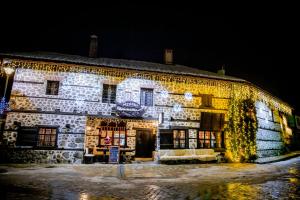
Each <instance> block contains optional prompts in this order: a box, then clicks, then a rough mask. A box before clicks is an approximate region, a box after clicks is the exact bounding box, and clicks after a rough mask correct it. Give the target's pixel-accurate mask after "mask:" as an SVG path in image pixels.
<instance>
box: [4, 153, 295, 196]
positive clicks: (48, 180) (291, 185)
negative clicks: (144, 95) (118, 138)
mask: <svg viewBox="0 0 300 200" xmlns="http://www.w3.org/2000/svg"><path fill="white" fill-rule="evenodd" d="M299 193H300V157H297V158H293V159H290V160H287V161H281V162H277V163H270V164H190V165H160V164H155V163H143V164H126V165H111V164H92V165H8V166H7V165H0V199H30V200H33V199H81V200H90V199H147V200H148V199H150V200H152V199H153V200H155V199H300V194H299Z"/></svg>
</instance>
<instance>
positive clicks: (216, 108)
mask: <svg viewBox="0 0 300 200" xmlns="http://www.w3.org/2000/svg"><path fill="white" fill-rule="evenodd" d="M116 72H117V70H116ZM47 81H59V92H58V95H47V94H46V87H47ZM207 82H209V80H208V79H205V78H203V82H201V83H180V84H179V83H175V82H174V81H154V80H149V79H146V78H144V79H141V78H134V77H127V78H119V77H118V78H117V77H114V76H107V75H104V74H92V73H80V72H66V71H47V70H35V69H30V68H27V69H25V68H17V69H16V72H15V76H14V82H13V87H12V92H11V99H10V106H11V112H9V113H8V114H7V119H6V124H5V131H4V140H5V141H6V143H7V144H9V145H10V146H12V147H14V146H15V141H16V140H17V139H18V132H17V131H16V127H15V122H19V123H20V125H21V126H22V127H35V126H57V128H58V132H57V141H56V143H57V145H56V149H53V150H33V149H32V150H24V152H22V154H24V155H25V154H28V156H25V157H26V158H28V160H29V161H30V162H32V161H34V160H35V159H36V160H39V161H37V162H58V163H78V162H80V161H81V160H82V158H83V157H82V155H83V153H82V152H83V150H84V148H86V147H87V148H92V147H94V146H97V145H98V143H99V138H98V135H99V130H98V129H97V128H98V126H99V124H100V122H101V120H105V119H107V120H111V119H117V117H116V116H115V112H114V107H115V106H116V105H115V104H112V103H103V101H102V93H103V84H111V85H117V89H116V102H119V103H122V102H126V101H133V102H136V103H139V104H140V101H141V98H140V96H141V88H148V89H153V106H143V107H144V108H145V109H146V112H145V114H144V115H143V116H142V117H143V118H144V119H143V120H141V119H135V120H125V119H124V120H125V121H126V124H127V127H126V131H127V136H128V137H127V145H128V146H129V147H130V148H132V149H135V144H136V141H135V140H136V129H139V128H144V129H145V128H146V129H150V130H152V134H154V135H158V133H157V132H158V117H159V114H160V113H162V112H163V113H164V122H163V123H162V124H160V125H159V127H160V128H162V129H172V127H185V128H187V130H188V136H189V141H188V144H189V148H196V147H197V131H198V130H199V128H201V127H200V121H201V112H212V113H224V114H225V122H226V121H228V114H227V110H228V105H229V100H230V95H231V88H230V85H229V84H226V83H227V82H226V81H224V80H220V81H219V82H218V83H217V84H207ZM165 91H168V93H167V95H166V94H165V93H164V92H165ZM186 92H189V93H192V95H193V98H192V99H190V100H188V99H187V98H185V95H184V94H185V93H186ZM205 94H208V95H211V96H212V106H211V107H205V106H204V105H203V99H202V98H203V95H205ZM175 104H179V105H181V109H180V110H178V109H177V110H176V109H174V105H175ZM256 107H257V113H258V114H257V117H258V124H259V129H258V133H257V148H258V154H259V156H260V157H263V156H270V155H274V154H277V153H278V152H280V151H281V149H282V148H283V146H284V144H283V142H282V136H281V134H280V132H281V130H282V128H281V124H282V122H281V121H280V119H281V117H280V116H279V112H278V111H276V110H275V111H274V112H273V115H272V116H271V115H269V113H270V109H269V108H268V107H267V106H266V105H265V104H263V103H260V102H257V104H256ZM147 119H148V120H147ZM17 151H18V152H21V150H20V149H18V150H16V151H14V150H13V149H12V150H11V152H10V154H11V159H12V160H17V159H18V158H17V157H16V156H15V155H17V154H16V153H15V152H17ZM134 153H135V152H133V154H134ZM14 157H16V158H14Z"/></svg>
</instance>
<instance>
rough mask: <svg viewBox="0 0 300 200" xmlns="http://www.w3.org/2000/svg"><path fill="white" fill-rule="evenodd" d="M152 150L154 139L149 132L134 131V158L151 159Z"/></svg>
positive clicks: (146, 130)
mask: <svg viewBox="0 0 300 200" xmlns="http://www.w3.org/2000/svg"><path fill="white" fill-rule="evenodd" d="M153 150H154V138H153V134H152V131H151V130H148V129H145V130H136V146H135V157H138V158H151V157H152V151H153Z"/></svg>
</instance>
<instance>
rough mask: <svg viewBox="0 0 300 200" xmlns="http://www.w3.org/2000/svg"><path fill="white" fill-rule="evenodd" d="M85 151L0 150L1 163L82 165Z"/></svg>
mask: <svg viewBox="0 0 300 200" xmlns="http://www.w3.org/2000/svg"><path fill="white" fill-rule="evenodd" d="M82 157H83V151H70V150H32V149H16V148H8V149H0V163H76V164H80V163H82Z"/></svg>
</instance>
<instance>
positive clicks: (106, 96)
mask: <svg viewBox="0 0 300 200" xmlns="http://www.w3.org/2000/svg"><path fill="white" fill-rule="evenodd" d="M116 90H117V86H116V85H108V84H103V92H102V103H113V104H114V103H116V94H117V93H116Z"/></svg>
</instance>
